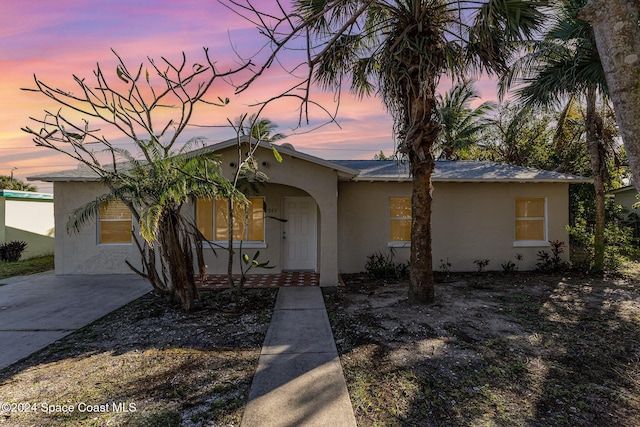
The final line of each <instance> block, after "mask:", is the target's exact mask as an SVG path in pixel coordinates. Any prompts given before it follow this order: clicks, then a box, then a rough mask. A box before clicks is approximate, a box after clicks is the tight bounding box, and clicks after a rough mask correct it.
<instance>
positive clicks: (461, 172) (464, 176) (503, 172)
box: [333, 160, 592, 183]
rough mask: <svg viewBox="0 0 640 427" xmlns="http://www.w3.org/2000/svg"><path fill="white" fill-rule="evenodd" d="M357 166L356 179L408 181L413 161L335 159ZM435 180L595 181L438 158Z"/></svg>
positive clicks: (536, 170) (344, 164)
mask: <svg viewBox="0 0 640 427" xmlns="http://www.w3.org/2000/svg"><path fill="white" fill-rule="evenodd" d="M333 162H334V163H337V164H339V165H343V166H347V167H349V168H352V169H356V170H358V171H360V172H359V174H358V175H357V176H356V177H355V178H353V180H354V181H408V180H410V179H411V178H410V176H409V164H408V162H406V161H397V160H333ZM432 179H433V181H434V182H438V181H440V182H477V181H483V182H572V183H581V182H592V180H591V179H590V178H584V177H581V176H577V175H571V174H565V173H558V172H551V171H544V170H538V169H531V168H525V167H521V166H512V165H507V164H503V163H494V162H479V161H437V162H436V167H435V171H434V173H433V176H432Z"/></svg>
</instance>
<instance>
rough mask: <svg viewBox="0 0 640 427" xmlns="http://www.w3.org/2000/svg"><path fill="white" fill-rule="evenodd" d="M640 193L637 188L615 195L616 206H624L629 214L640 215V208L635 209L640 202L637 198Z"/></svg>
mask: <svg viewBox="0 0 640 427" xmlns="http://www.w3.org/2000/svg"><path fill="white" fill-rule="evenodd" d="M637 195H638V192H637V191H636V189H635V188H629V189H627V190H626V191H620V192H619V193H614V196H615V203H616V205H622V207H623V208H625V209H626V210H627V211H628V212H635V213H640V208H636V209H634V208H633V205H634V204H636V203H638V202H640V199H638V198H637V197H636V196H637Z"/></svg>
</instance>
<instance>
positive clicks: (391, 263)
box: [364, 248, 409, 280]
mask: <svg viewBox="0 0 640 427" xmlns="http://www.w3.org/2000/svg"><path fill="white" fill-rule="evenodd" d="M364 268H365V271H366V272H367V275H368V276H369V277H371V278H372V279H396V280H399V279H406V278H407V277H409V263H408V262H404V263H397V262H396V261H395V251H394V250H393V248H390V249H389V253H388V254H386V255H385V254H383V253H382V252H376V253H374V254H373V255H369V256H368V257H367V263H366V264H365V266H364Z"/></svg>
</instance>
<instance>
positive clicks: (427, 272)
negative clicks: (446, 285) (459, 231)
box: [409, 149, 435, 304]
mask: <svg viewBox="0 0 640 427" xmlns="http://www.w3.org/2000/svg"><path fill="white" fill-rule="evenodd" d="M426 151H427V153H428V154H427V155H426V158H425V159H420V158H419V157H418V156H417V155H415V154H414V155H412V156H410V161H411V173H412V175H413V187H412V190H411V270H410V271H411V274H410V277H409V302H410V303H413V304H427V303H431V302H433V300H434V296H435V295H434V285H435V281H434V277H433V257H432V241H431V202H432V200H433V198H432V190H433V188H432V183H431V175H432V173H433V169H434V166H435V162H434V158H433V149H431V150H426Z"/></svg>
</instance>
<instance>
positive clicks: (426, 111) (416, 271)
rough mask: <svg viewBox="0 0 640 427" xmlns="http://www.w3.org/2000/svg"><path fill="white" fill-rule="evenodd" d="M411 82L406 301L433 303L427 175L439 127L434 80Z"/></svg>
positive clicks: (408, 146) (428, 176)
mask: <svg viewBox="0 0 640 427" xmlns="http://www.w3.org/2000/svg"><path fill="white" fill-rule="evenodd" d="M411 85H412V87H411V88H410V89H409V90H408V91H407V92H406V93H408V94H413V95H414V96H413V99H412V100H411V101H410V103H409V104H408V106H409V109H410V111H409V114H408V116H409V117H410V120H411V123H410V126H409V131H408V132H407V135H406V142H405V147H404V150H405V151H407V153H408V156H409V162H410V165H411V174H412V178H413V186H412V192H411V257H410V263H411V269H410V276H409V302H410V303H412V304H428V303H431V302H433V300H434V296H435V295H434V285H435V280H434V276H433V257H432V240H431V202H432V200H433V199H432V192H433V186H432V182H431V175H432V174H433V169H434V168H435V157H434V155H433V147H434V144H435V142H436V138H437V137H438V134H439V133H440V129H441V127H440V125H439V124H438V123H437V122H436V121H434V113H435V108H436V103H435V87H436V85H435V79H432V80H431V81H430V82H422V81H420V80H419V78H417V77H414V79H412V81H411ZM423 85H424V86H423Z"/></svg>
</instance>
